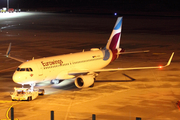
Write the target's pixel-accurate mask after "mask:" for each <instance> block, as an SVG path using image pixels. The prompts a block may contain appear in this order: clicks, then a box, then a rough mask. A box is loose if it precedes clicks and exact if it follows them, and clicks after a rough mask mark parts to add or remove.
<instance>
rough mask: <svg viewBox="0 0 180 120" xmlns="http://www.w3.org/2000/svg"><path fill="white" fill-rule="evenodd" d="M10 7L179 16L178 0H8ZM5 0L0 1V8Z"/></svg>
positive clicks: (3, 5) (72, 11) (5, 4)
mask: <svg viewBox="0 0 180 120" xmlns="http://www.w3.org/2000/svg"><path fill="white" fill-rule="evenodd" d="M9 3H10V8H21V9H24V10H39V11H40V10H42V11H53V12H70V13H94V14H95V13H100V14H112V13H113V12H117V13H121V14H144V15H146V14H151V15H157V14H158V15H164V16H167V15H168V16H172V15H176V16H179V11H180V10H179V6H180V1H178V0H177V1H173V0H9ZM6 6H7V0H1V1H0V8H2V7H6Z"/></svg>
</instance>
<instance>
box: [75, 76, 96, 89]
mask: <svg viewBox="0 0 180 120" xmlns="http://www.w3.org/2000/svg"><path fill="white" fill-rule="evenodd" d="M74 84H75V85H76V87H78V88H86V87H90V86H92V85H93V84H94V76H92V75H86V76H83V75H81V76H78V77H77V78H76V79H75V81H74Z"/></svg>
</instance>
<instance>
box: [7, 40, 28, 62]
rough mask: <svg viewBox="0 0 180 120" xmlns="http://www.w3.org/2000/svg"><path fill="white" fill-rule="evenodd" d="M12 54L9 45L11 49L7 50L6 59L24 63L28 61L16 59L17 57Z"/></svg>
mask: <svg viewBox="0 0 180 120" xmlns="http://www.w3.org/2000/svg"><path fill="white" fill-rule="evenodd" d="M10 52H11V43H9V47H8V49H7V52H6V57H8V58H11V59H14V60H16V61H19V62H22V63H23V62H26V61H27V60H23V59H20V58H15V57H12V56H10Z"/></svg>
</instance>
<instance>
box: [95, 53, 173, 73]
mask: <svg viewBox="0 0 180 120" xmlns="http://www.w3.org/2000/svg"><path fill="white" fill-rule="evenodd" d="M173 55H174V52H173V53H172V54H171V57H170V58H169V61H168V62H167V64H166V65H164V66H152V67H134V68H114V69H100V70H95V71H94V72H103V71H117V70H139V69H153V68H164V67H167V66H169V65H170V63H171V61H172V58H173Z"/></svg>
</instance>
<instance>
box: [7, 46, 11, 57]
mask: <svg viewBox="0 0 180 120" xmlns="http://www.w3.org/2000/svg"><path fill="white" fill-rule="evenodd" d="M10 52H11V43H9V47H8V49H7V52H6V57H8V56H9V55H10Z"/></svg>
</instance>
